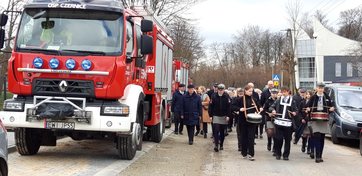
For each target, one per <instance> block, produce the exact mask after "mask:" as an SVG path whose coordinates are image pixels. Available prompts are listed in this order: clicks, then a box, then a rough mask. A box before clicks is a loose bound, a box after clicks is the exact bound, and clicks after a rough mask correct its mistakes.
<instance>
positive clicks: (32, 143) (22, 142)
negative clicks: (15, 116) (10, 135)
mask: <svg viewBox="0 0 362 176" xmlns="http://www.w3.org/2000/svg"><path fill="white" fill-rule="evenodd" d="M41 138H42V136H41V133H40V130H39V129H33V128H15V143H16V148H17V150H18V153H19V154H20V155H35V154H37V153H38V151H39V148H40V144H41Z"/></svg>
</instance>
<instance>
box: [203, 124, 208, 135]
mask: <svg viewBox="0 0 362 176" xmlns="http://www.w3.org/2000/svg"><path fill="white" fill-rule="evenodd" d="M202 131H203V133H204V134H205V133H207V122H202Z"/></svg>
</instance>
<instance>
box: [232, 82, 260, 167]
mask: <svg viewBox="0 0 362 176" xmlns="http://www.w3.org/2000/svg"><path fill="white" fill-rule="evenodd" d="M235 105H236V106H233V107H234V108H233V110H235V107H239V108H240V109H239V121H238V123H240V128H241V154H242V155H243V158H246V157H248V159H249V160H250V161H254V153H255V152H254V143H255V137H254V135H255V130H256V126H257V124H256V123H250V122H248V121H246V118H247V117H246V114H249V113H251V114H253V113H256V112H260V111H262V110H263V108H261V106H260V104H259V101H258V100H257V99H256V98H255V97H253V88H252V86H250V85H246V86H245V87H244V96H243V98H241V99H238V100H236V102H235Z"/></svg>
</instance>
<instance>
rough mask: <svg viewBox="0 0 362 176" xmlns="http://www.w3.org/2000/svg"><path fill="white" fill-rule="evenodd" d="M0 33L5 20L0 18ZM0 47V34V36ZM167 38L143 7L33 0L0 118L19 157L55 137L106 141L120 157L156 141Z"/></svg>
mask: <svg viewBox="0 0 362 176" xmlns="http://www.w3.org/2000/svg"><path fill="white" fill-rule="evenodd" d="M0 19H1V21H0V24H1V31H0V32H2V33H3V32H4V26H5V25H6V21H7V19H8V15H6V13H3V14H1V16H0ZM0 43H1V48H2V46H3V43H4V37H2V38H1V39H0ZM173 44H174V43H173V41H172V39H171V38H170V36H169V32H168V31H167V29H166V28H165V26H164V25H163V24H162V23H161V22H160V21H159V20H157V19H156V18H155V17H153V16H152V15H150V13H149V11H148V10H147V8H144V7H143V6H140V7H123V6H122V3H121V2H120V1H116V0H32V1H31V2H29V3H28V4H27V5H25V6H24V10H23V12H22V17H21V20H20V24H19V27H18V31H17V36H16V41H15V44H14V48H13V51H12V55H11V58H10V59H9V62H8V81H9V91H10V92H12V93H13V94H14V97H13V98H11V99H8V100H6V101H5V102H4V107H3V111H1V112H0V117H1V118H2V119H1V120H2V121H3V122H4V124H5V126H6V128H8V129H10V130H14V132H15V140H16V146H17V150H18V152H19V153H20V154H21V155H34V154H36V153H38V151H39V147H40V146H55V145H56V138H57V136H70V137H71V138H72V139H74V140H82V139H99V138H101V139H109V140H112V141H114V142H115V144H116V148H117V153H118V155H119V157H120V158H122V159H129V160H131V159H133V158H134V156H135V154H136V150H141V149H142V141H143V140H151V141H154V142H160V141H161V140H162V137H163V133H164V128H165V127H164V124H165V123H164V121H165V119H166V115H167V114H168V113H167V109H168V107H167V106H168V103H167V102H168V101H170V100H171V82H172V58H173Z"/></svg>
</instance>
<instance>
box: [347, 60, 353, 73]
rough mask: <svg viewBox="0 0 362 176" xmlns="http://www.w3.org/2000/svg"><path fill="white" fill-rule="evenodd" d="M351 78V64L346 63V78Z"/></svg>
mask: <svg viewBox="0 0 362 176" xmlns="http://www.w3.org/2000/svg"><path fill="white" fill-rule="evenodd" d="M352 76H353V67H352V63H350V62H348V63H347V77H352Z"/></svg>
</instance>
